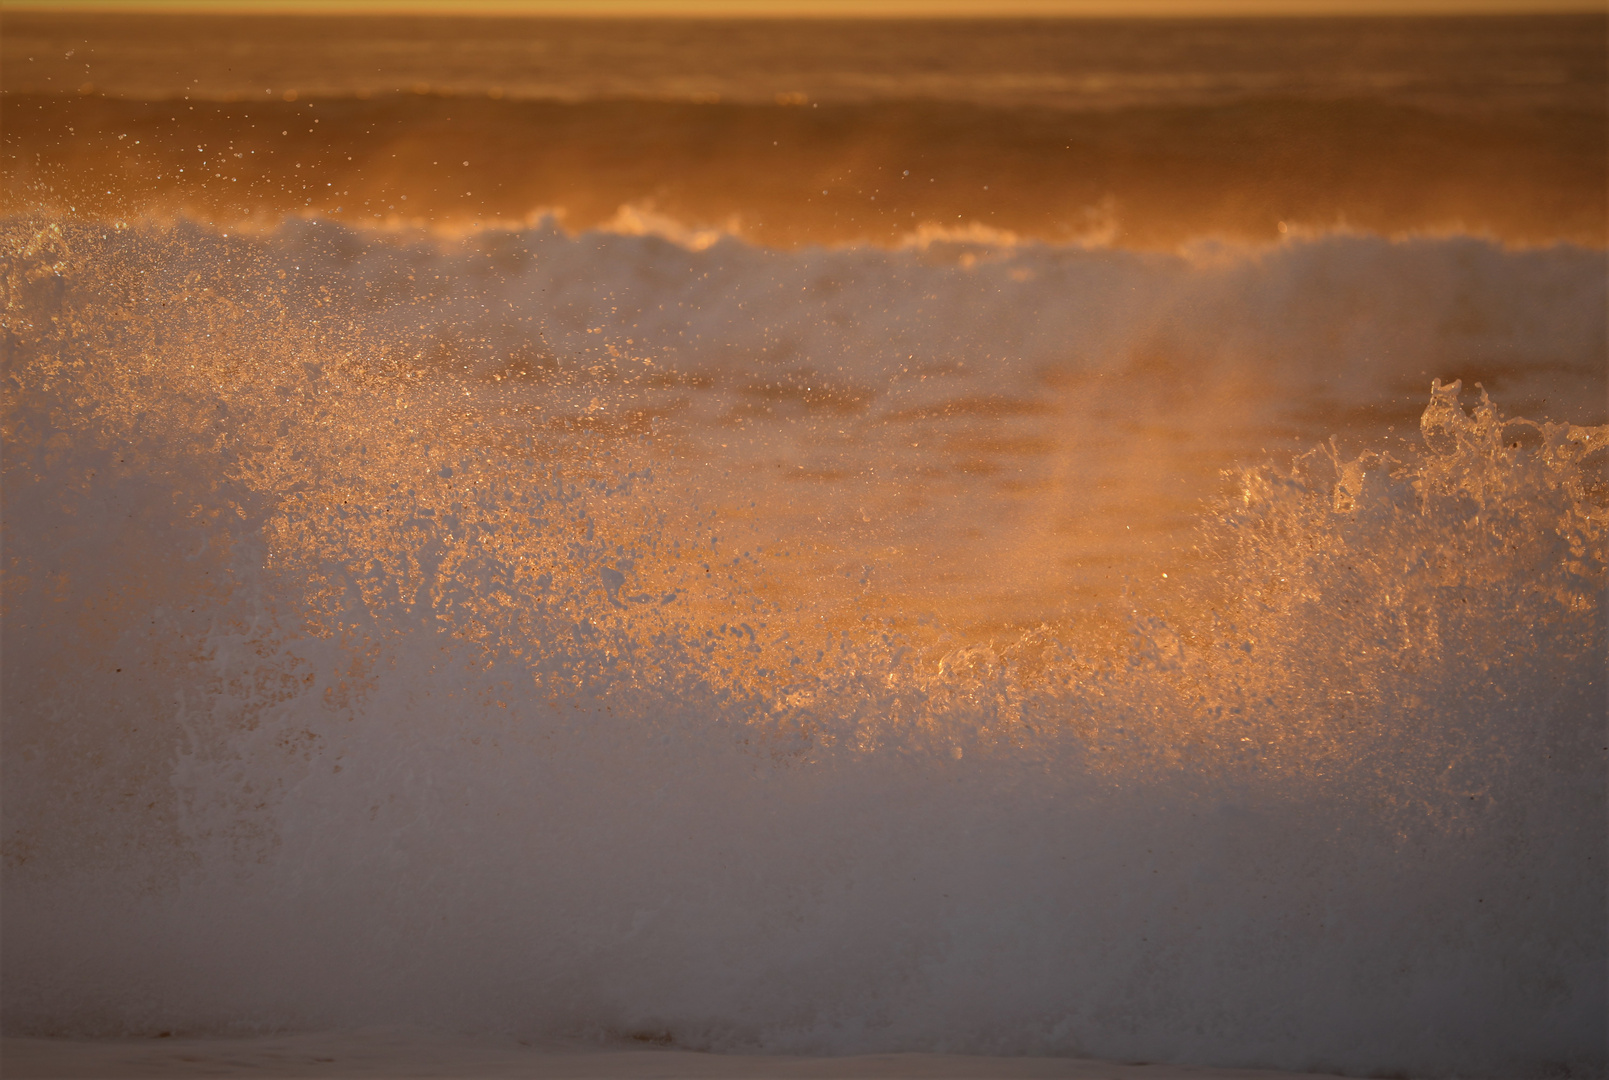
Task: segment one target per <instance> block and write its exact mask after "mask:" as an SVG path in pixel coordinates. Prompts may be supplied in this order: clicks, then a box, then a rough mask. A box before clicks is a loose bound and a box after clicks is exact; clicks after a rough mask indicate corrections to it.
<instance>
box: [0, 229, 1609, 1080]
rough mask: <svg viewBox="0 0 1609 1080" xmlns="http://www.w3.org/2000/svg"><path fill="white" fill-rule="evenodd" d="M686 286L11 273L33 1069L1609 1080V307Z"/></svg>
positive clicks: (1555, 250) (331, 267)
mask: <svg viewBox="0 0 1609 1080" xmlns="http://www.w3.org/2000/svg"><path fill="white" fill-rule="evenodd" d="M628 225H629V226H630V227H628ZM674 232H675V229H674V228H673V227H672V226H671V225H668V224H664V223H660V224H658V225H655V223H653V222H651V221H647V220H645V219H638V220H636V222H635V224H633V223H630V222H627V223H623V224H622V225H621V226H620V227H619V228H618V229H617V230H616V231H614V232H588V233H580V234H570V233H566V232H563V231H560V230H558V229H556V228H554V227H553V226H552V225H551V223H543V224H540V225H538V226H536V227H534V228H530V229H523V230H516V231H503V230H495V229H493V230H483V231H480V232H476V233H472V234H469V235H466V236H463V237H460V238H458V239H455V240H444V239H440V238H430V237H426V236H423V235H420V234H412V233H401V232H392V233H376V232H363V231H355V230H353V229H350V228H348V227H345V226H341V225H338V224H334V223H328V222H319V221H291V222H287V223H284V224H282V225H279V226H277V227H275V228H272V229H266V230H261V231H258V232H254V233H251V234H248V235H240V234H232V235H225V233H224V232H223V231H221V230H217V229H209V228H203V227H200V226H195V225H188V224H182V223H181V224H178V225H174V226H158V225H146V226H139V227H132V228H131V227H125V226H121V225H101V224H95V223H92V222H82V221H76V222H75V221H70V220H65V219H49V218H31V219H21V218H14V219H12V220H10V221H8V222H6V223H5V225H4V247H3V252H4V262H3V270H4V281H5V290H6V292H5V296H6V329H5V338H4V347H5V355H4V361H5V374H6V379H5V382H4V388H3V391H0V394H3V398H0V401H3V408H4V412H3V423H4V438H5V446H6V455H5V461H4V468H5V473H4V486H3V495H4V517H3V528H4V533H3V537H4V552H5V557H4V565H3V579H0V580H3V585H4V600H5V619H4V624H3V631H4V642H3V644H4V650H3V656H0V659H3V664H4V669H3V674H4V683H3V694H4V717H5V749H6V753H5V757H4V768H5V783H4V789H3V798H4V811H5V837H4V844H5V847H4V851H5V878H4V884H5V898H6V901H5V902H6V918H5V921H4V924H3V927H0V935H3V943H4V957H5V980H4V987H3V999H0V1000H3V1006H4V1020H5V1026H6V1029H7V1030H8V1031H9V1032H13V1033H30V1034H63V1035H76V1036H85V1035H100V1034H113V1033H148V1034H155V1033H159V1032H163V1031H174V1032H178V1031H183V1032H196V1033H200V1032H243V1031H265V1030H282V1029H287V1028H290V1029H328V1028H341V1027H355V1026H362V1025H369V1024H377V1023H383V1024H412V1025H419V1026H423V1027H434V1028H445V1029H455V1030H461V1031H504V1032H515V1033H520V1034H522V1035H529V1036H533V1037H568V1038H586V1039H594V1040H600V1041H604V1042H609V1041H622V1040H624V1041H630V1040H637V1041H647V1042H654V1043H661V1044H671V1045H677V1046H685V1047H695V1048H706V1049H715V1050H739V1049H744V1050H765V1051H773V1052H805V1053H818V1054H820V1053H831V1054H841V1053H854V1052H868V1051H879V1050H901V1049H924V1050H944V1051H954V1052H970V1053H995V1054H1084V1055H1095V1056H1102V1057H1110V1058H1124V1059H1142V1060H1170V1061H1180V1062H1193V1063H1218V1064H1226V1065H1227V1064H1241V1065H1255V1066H1268V1067H1283V1068H1290V1069H1325V1070H1337V1071H1345V1072H1350V1073H1354V1074H1370V1073H1386V1072H1398V1073H1411V1074H1415V1075H1438V1076H1440V1075H1453V1074H1458V1075H1491V1076H1519V1075H1537V1076H1541V1075H1601V1074H1602V1072H1603V1069H1604V1065H1605V1029H1604V1023H1605V1021H1604V1017H1605V1016H1606V1015H1609V994H1606V986H1605V971H1606V959H1609V944H1606V929H1605V923H1604V919H1603V912H1604V910H1605V903H1606V875H1605V865H1604V857H1603V838H1604V823H1605V819H1606V805H1605V751H1604V739H1603V734H1604V717H1605V714H1606V704H1609V703H1606V698H1605V682H1604V678H1603V671H1604V660H1605V654H1606V653H1605V647H1606V642H1605V625H1604V616H1605V600H1606V596H1605V576H1604V575H1605V531H1604V530H1605V526H1606V523H1609V487H1606V479H1605V466H1604V462H1605V457H1606V454H1609V428H1606V427H1604V426H1602V425H1603V424H1604V419H1605V418H1604V416H1603V409H1604V401H1603V398H1602V388H1603V378H1604V372H1605V369H1606V361H1605V356H1604V341H1605V326H1604V307H1603V296H1604V291H1603V289H1604V268H1603V260H1602V253H1601V252H1595V251H1591V250H1583V249H1577V248H1571V247H1568V246H1558V247H1552V248H1547V249H1541V250H1534V251H1505V250H1503V249H1501V248H1499V247H1496V246H1493V245H1491V244H1487V243H1484V242H1481V241H1475V240H1469V239H1449V240H1419V241H1402V242H1391V241H1387V240H1383V239H1379V238H1376V237H1368V236H1330V237H1313V238H1308V239H1304V240H1291V241H1288V242H1286V243H1284V244H1282V245H1278V246H1275V247H1271V248H1263V249H1239V248H1203V249H1198V250H1195V251H1194V252H1193V253H1191V254H1188V255H1166V256H1164V255H1155V256H1152V255H1141V254H1137V253H1132V252H1119V251H1092V250H1088V249H1085V248H1079V247H1056V246H1049V245H1040V244H1020V243H1019V244H1008V243H1002V242H1000V241H999V240H998V238H996V239H993V240H991V239H989V238H988V237H982V236H978V235H962V236H956V235H938V234H932V235H929V236H928V237H927V238H926V239H925V240H924V241H922V242H919V243H918V242H913V243H912V244H910V245H908V246H906V247H904V248H900V249H897V250H892V251H890V250H878V249H868V248H851V249H842V250H835V251H827V250H821V249H806V250H801V251H796V252H787V251H777V250H767V249H763V248H757V247H751V246H748V245H746V244H743V243H742V242H740V241H738V240H736V239H733V238H730V237H724V238H723V237H719V236H713V237H700V236H698V235H696V234H678V235H677V236H675V237H670V236H668V234H670V233H674ZM1460 375H1462V376H1466V377H1471V376H1474V377H1479V378H1481V379H1482V381H1483V382H1484V384H1485V385H1486V386H1487V388H1489V389H1491V390H1492V391H1493V392H1495V393H1498V394H1499V395H1500V400H1501V401H1503V402H1505V403H1517V404H1520V405H1523V407H1524V408H1525V409H1526V410H1528V411H1532V412H1533V413H1540V414H1542V415H1547V416H1550V417H1551V418H1550V419H1538V420H1529V419H1522V418H1518V417H1511V416H1509V415H1506V414H1505V413H1504V412H1502V411H1501V410H1500V408H1499V406H1498V405H1494V404H1493V403H1492V402H1491V401H1490V400H1489V399H1488V397H1487V395H1486V393H1485V392H1484V391H1482V392H1481V393H1479V394H1476V395H1472V394H1471V393H1470V392H1468V391H1466V390H1464V389H1463V388H1462V387H1461V385H1460V384H1459V383H1457V382H1451V383H1447V384H1443V383H1442V382H1440V381H1433V380H1435V379H1436V378H1437V377H1438V376H1439V377H1444V378H1449V379H1450V378H1454V377H1457V376H1460ZM1427 387H1429V388H1430V398H1429V401H1428V405H1427V403H1426V399H1425V391H1426V388H1427ZM1332 432H1333V433H1336V434H1337V435H1338V438H1337V439H1336V440H1333V441H1331V442H1330V443H1328V444H1325V445H1324V446H1323V447H1321V448H1320V449H1317V450H1314V449H1311V446H1312V444H1313V443H1314V442H1315V441H1316V440H1317V439H1318V438H1319V437H1321V436H1323V435H1327V434H1330V433H1332Z"/></svg>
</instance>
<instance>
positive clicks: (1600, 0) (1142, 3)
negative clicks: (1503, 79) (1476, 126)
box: [0, 0, 1609, 20]
mask: <svg viewBox="0 0 1609 1080" xmlns="http://www.w3.org/2000/svg"><path fill="white" fill-rule="evenodd" d="M6 12H16V13H24V12H26V13H30V14H72V13H84V14H99V15H109V14H128V15H304V16H305V15H312V16H320V15H345V16H352V15H376V16H384V15H391V16H398V15H412V16H448V17H453V16H465V17H496V16H504V17H523V18H672V19H719V18H735V19H809V18H838V19H855V18H864V19H903V18H908V19H979V20H994V19H1024V18H1029V19H1031V18H1051V19H1062V18H1066V19H1080V18H1102V19H1110V18H1162V19H1168V18H1172V19H1189V18H1207V19H1212V18H1347V17H1353V18H1392V17H1407V18H1411V17H1426V16H1432V17H1433V16H1447V17H1460V16H1463V17H1469V16H1524V15H1539V16H1540V15H1591V14H1601V15H1609V4H1605V2H1604V0H1406V2H1404V0H993V2H990V0H464V2H460V3H451V4H449V3H445V2H443V0H0V13H6Z"/></svg>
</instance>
